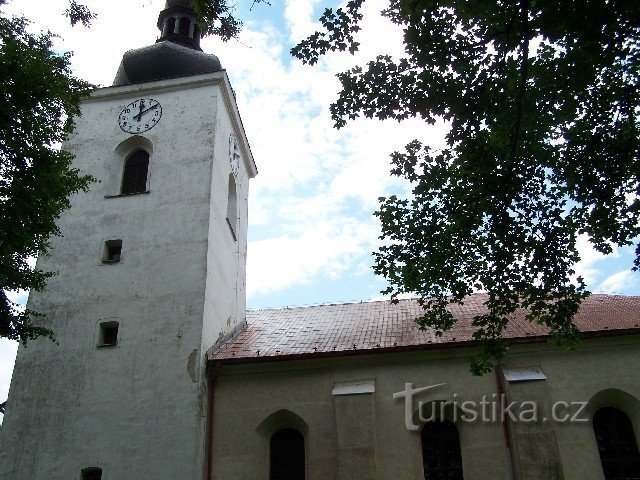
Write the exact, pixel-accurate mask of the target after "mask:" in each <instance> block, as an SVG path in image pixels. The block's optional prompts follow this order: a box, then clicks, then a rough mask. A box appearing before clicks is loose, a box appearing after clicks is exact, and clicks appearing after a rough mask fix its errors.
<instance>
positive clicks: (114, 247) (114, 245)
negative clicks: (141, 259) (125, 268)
mask: <svg viewBox="0 0 640 480" xmlns="http://www.w3.org/2000/svg"><path fill="white" fill-rule="evenodd" d="M121 260H122V240H107V241H106V242H105V243H104V253H103V255H102V261H103V262H104V263H118V262H120V261H121Z"/></svg>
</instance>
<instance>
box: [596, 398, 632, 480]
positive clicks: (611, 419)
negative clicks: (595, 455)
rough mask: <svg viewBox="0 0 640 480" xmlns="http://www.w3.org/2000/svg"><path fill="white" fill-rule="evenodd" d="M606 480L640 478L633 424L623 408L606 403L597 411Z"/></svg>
mask: <svg viewBox="0 0 640 480" xmlns="http://www.w3.org/2000/svg"><path fill="white" fill-rule="evenodd" d="M593 430H594V432H595V434H596V442H597V443H598V452H599V453H600V461H601V462H602V471H603V473H604V478H605V480H640V453H638V443H637V442H636V436H635V434H634V433H633V425H632V424H631V421H630V420H629V417H627V416H626V415H625V414H624V413H623V412H621V411H620V410H618V409H617V408H613V407H605V408H601V409H600V410H598V411H597V412H596V413H595V414H594V415H593Z"/></svg>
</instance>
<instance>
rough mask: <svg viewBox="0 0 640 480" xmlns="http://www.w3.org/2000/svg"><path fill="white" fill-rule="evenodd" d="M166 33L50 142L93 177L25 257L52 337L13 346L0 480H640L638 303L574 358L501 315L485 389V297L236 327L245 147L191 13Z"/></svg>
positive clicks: (518, 318) (606, 314)
mask: <svg viewBox="0 0 640 480" xmlns="http://www.w3.org/2000/svg"><path fill="white" fill-rule="evenodd" d="M158 28H159V30H160V36H159V39H158V41H157V42H156V43H155V44H153V45H151V46H148V47H145V48H141V49H137V50H131V51H128V52H126V53H125V54H124V56H123V59H122V62H121V65H120V67H119V69H118V71H117V73H116V76H115V80H114V82H113V85H112V86H110V87H106V88H101V89H98V90H96V91H95V92H93V94H92V95H91V97H90V98H89V99H87V100H86V101H85V102H84V104H83V107H82V116H81V117H80V118H79V119H78V122H77V125H76V129H75V131H74V132H73V133H72V134H71V135H70V137H69V139H68V141H67V142H66V144H65V145H64V148H65V149H66V150H68V151H70V152H72V153H73V154H74V155H75V156H76V160H75V162H76V167H77V168H79V169H80V170H81V172H82V173H83V174H91V175H93V176H94V177H96V178H97V179H99V181H100V182H99V183H96V184H94V185H93V186H92V188H91V189H90V191H88V192H86V193H85V192H81V193H78V194H76V195H74V196H73V197H72V198H71V203H72V207H71V208H70V209H69V210H68V211H66V212H65V213H64V214H63V215H62V216H61V218H60V220H59V222H58V225H59V227H60V229H61V231H62V234H63V235H62V236H60V237H57V238H54V239H52V250H51V252H50V253H49V254H48V255H43V256H41V257H40V258H38V268H40V269H43V270H47V271H58V272H59V275H57V276H55V277H52V278H51V279H50V280H49V281H48V284H47V288H46V289H45V290H44V291H43V292H34V293H32V294H31V296H30V298H29V303H28V307H29V308H31V309H33V310H36V311H41V312H44V313H46V315H47V322H49V325H50V328H51V329H52V330H53V331H54V332H55V333H56V338H57V343H53V342H50V341H46V340H38V341H32V342H30V343H29V345H28V347H26V348H25V347H22V346H21V347H20V349H19V351H18V356H17V360H16V365H15V370H14V375H13V379H12V383H11V389H10V392H9V399H8V402H7V406H6V414H5V418H4V424H3V425H2V429H1V430H0V479H1V480H63V479H64V480H165V479H166V480H212V479H216V480H254V479H255V480H260V479H262V480H267V479H269V480H302V479H308V480H331V479H340V480H347V479H349V480H351V479H358V480H369V479H371V480H374V479H376V480H410V479H411V480H417V479H426V480H461V479H465V480H516V479H517V480H556V479H557V480H561V479H563V480H602V479H606V480H617V479H640V453H639V451H638V439H639V438H640V374H639V373H638V371H637V366H638V360H639V359H640V297H625V296H616V295H592V296H591V297H589V298H588V299H586V300H585V301H584V303H583V305H582V307H581V309H580V311H579V312H578V314H577V316H576V318H575V323H576V325H577V326H578V327H579V329H580V330H581V331H582V332H583V338H584V341H583V342H582V344H581V345H580V346H579V347H577V348H576V349H575V350H574V351H570V352H564V351H560V350H559V349H557V348H555V347H553V346H552V345H550V344H549V342H548V332H547V331H546V330H545V329H544V328H543V327H541V326H540V325H537V324H531V323H529V322H528V321H526V319H525V316H524V314H523V313H519V314H516V315H514V316H513V318H512V320H511V321H510V323H509V327H508V328H507V331H506V333H505V335H506V338H507V339H508V343H509V354H508V356H507V358H506V359H505V360H504V362H502V363H501V364H500V365H496V368H495V371H494V372H493V373H492V374H490V375H485V376H482V377H474V376H472V375H471V374H470V373H469V358H470V357H471V356H473V355H474V353H475V352H476V348H477V345H476V344H475V342H474V339H473V335H472V334H473V326H472V324H471V322H472V319H473V317H474V316H475V315H477V314H478V313H481V312H482V311H483V308H484V301H485V297H484V295H483V294H476V295H473V296H471V297H469V298H468V300H467V301H466V302H465V304H464V305H462V306H458V307H455V309H453V313H454V315H455V316H456V318H457V320H458V322H457V323H456V325H455V327H454V328H453V329H452V330H451V331H449V332H446V333H445V334H444V335H442V336H436V335H435V334H434V332H432V331H430V330H426V331H420V330H419V329H418V328H417V326H416V324H415V323H414V319H415V318H416V317H418V316H419V315H420V307H419V305H418V304H417V302H416V301H415V300H411V299H408V300H401V301H399V303H397V304H392V303H391V302H389V301H377V302H362V303H351V304H336V305H320V306H314V307H300V308H284V309H270V310H253V311H247V309H246V298H245V297H246V293H245V290H246V288H245V277H246V254H247V223H248V191H249V183H250V180H251V179H252V178H254V177H255V176H256V175H257V174H258V170H257V167H256V162H255V161H254V159H253V156H252V153H251V149H250V146H249V141H248V136H250V132H245V130H244V128H243V124H242V120H241V117H240V112H239V111H238V107H237V105H236V101H235V95H234V91H233V89H232V87H231V84H230V82H229V78H228V76H227V73H226V71H225V70H224V68H223V66H222V63H221V61H220V59H218V58H217V57H216V56H215V55H211V54H207V53H204V52H203V51H202V49H201V48H200V32H199V29H198V23H197V18H196V16H195V14H194V12H193V11H192V10H191V9H190V7H189V1H188V0H167V2H166V6H165V9H164V10H163V11H162V12H161V13H160V16H159V19H158ZM223 60H224V59H223Z"/></svg>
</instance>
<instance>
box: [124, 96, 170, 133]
mask: <svg viewBox="0 0 640 480" xmlns="http://www.w3.org/2000/svg"><path fill="white" fill-rule="evenodd" d="M160 117H162V107H161V106H160V104H159V103H158V102H157V101H156V100H154V99H153V98H140V99H138V100H135V101H133V102H131V103H130V104H129V105H127V106H126V107H124V110H122V112H120V115H118V123H119V124H120V128H121V129H122V131H123V132H127V133H142V132H146V131H148V130H151V129H152V128H153V127H155V125H156V123H158V122H159V121H160Z"/></svg>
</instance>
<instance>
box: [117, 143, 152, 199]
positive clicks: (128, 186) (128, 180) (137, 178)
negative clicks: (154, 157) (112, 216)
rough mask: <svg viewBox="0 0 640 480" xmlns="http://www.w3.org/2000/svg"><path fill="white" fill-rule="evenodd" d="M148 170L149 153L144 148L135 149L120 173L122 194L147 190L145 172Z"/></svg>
mask: <svg viewBox="0 0 640 480" xmlns="http://www.w3.org/2000/svg"><path fill="white" fill-rule="evenodd" d="M148 171H149V154H148V153H147V152H145V151H144V150H136V151H135V152H133V153H132V154H131V155H129V157H127V160H126V161H125V163H124V173H123V174H122V189H121V191H120V193H121V194H122V195H131V194H133V193H144V192H146V191H147V172H148Z"/></svg>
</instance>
